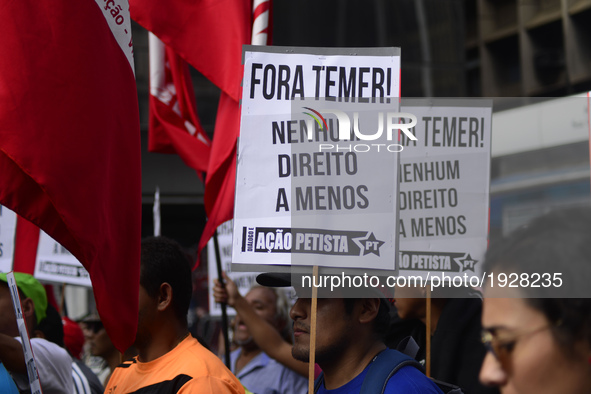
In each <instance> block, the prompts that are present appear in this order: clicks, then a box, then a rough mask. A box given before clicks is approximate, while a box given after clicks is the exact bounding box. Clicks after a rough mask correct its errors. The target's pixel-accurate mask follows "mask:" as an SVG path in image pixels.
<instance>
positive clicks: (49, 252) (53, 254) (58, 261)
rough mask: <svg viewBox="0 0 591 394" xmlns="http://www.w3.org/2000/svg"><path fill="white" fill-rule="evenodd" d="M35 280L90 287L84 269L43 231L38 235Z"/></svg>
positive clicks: (88, 276)
mask: <svg viewBox="0 0 591 394" xmlns="http://www.w3.org/2000/svg"><path fill="white" fill-rule="evenodd" d="M35 278H37V279H39V280H40V281H45V282H55V283H68V284H72V285H77V286H86V287H92V283H91V281H90V275H89V274H88V271H86V268H84V267H83V266H82V264H80V262H79V261H78V260H77V259H76V258H75V257H74V256H73V255H72V254H71V253H70V252H69V251H68V250H67V249H66V248H64V247H63V246H62V245H60V244H59V243H58V242H56V241H55V240H54V239H53V238H51V237H50V236H49V235H47V234H46V233H45V232H44V231H41V233H40V234H39V247H38V248H37V258H36V259H35Z"/></svg>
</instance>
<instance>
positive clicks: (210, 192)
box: [195, 92, 240, 268]
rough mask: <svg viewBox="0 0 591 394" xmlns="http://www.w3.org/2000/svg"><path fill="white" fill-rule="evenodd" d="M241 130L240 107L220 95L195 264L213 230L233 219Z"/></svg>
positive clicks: (229, 98) (223, 94)
mask: <svg viewBox="0 0 591 394" xmlns="http://www.w3.org/2000/svg"><path fill="white" fill-rule="evenodd" d="M239 130H240V106H239V105H238V103H237V102H236V101H234V100H233V99H232V98H231V97H230V96H228V95H226V94H225V93H223V92H222V94H221V96H220V103H219V105H218V113H217V116H216V123H215V133H214V139H213V147H212V151H211V159H210V162H209V170H208V172H207V179H206V181H205V195H204V201H203V202H204V204H205V212H207V218H208V219H207V223H206V224H205V228H204V229H203V233H202V234H201V239H200V240H199V247H198V253H197V256H198V258H197V263H196V265H195V268H196V267H197V266H198V264H199V257H200V255H201V250H203V248H204V247H205V246H206V245H207V242H208V241H209V239H210V238H211V237H212V236H213V234H214V233H215V230H216V229H217V228H218V227H219V226H220V225H221V224H222V223H224V222H225V221H227V220H230V219H232V217H233V216H234V192H235V183H236V139H237V138H238V133H239Z"/></svg>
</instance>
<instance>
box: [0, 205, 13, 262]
mask: <svg viewBox="0 0 591 394" xmlns="http://www.w3.org/2000/svg"><path fill="white" fill-rule="evenodd" d="M15 233H16V213H14V212H13V211H11V210H10V209H8V208H6V207H3V206H2V205H0V272H9V271H12V259H13V257H14V235H15Z"/></svg>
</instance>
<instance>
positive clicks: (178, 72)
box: [148, 33, 211, 177]
mask: <svg viewBox="0 0 591 394" xmlns="http://www.w3.org/2000/svg"><path fill="white" fill-rule="evenodd" d="M149 40H150V127H149V132H148V150H149V151H150V152H158V153H176V154H178V155H179V156H180V157H181V158H182V159H183V161H184V162H185V164H186V165H187V166H189V167H191V168H193V169H195V170H196V171H197V174H198V175H199V177H201V173H203V172H206V171H207V165H208V163H209V151H210V148H211V141H210V140H209V137H208V136H207V134H206V133H205V131H204V130H203V128H202V127H201V123H200V122H199V118H198V117H197V104H196V102H195V93H194V91H193V84H192V81H191V75H190V74H189V67H188V66H187V63H186V62H185V61H184V60H183V59H182V58H181V57H180V56H178V55H177V54H175V53H174V52H173V51H172V49H170V48H169V47H166V46H165V45H164V44H163V43H162V41H160V40H159V39H158V37H156V36H155V35H154V34H152V33H150V39H149Z"/></svg>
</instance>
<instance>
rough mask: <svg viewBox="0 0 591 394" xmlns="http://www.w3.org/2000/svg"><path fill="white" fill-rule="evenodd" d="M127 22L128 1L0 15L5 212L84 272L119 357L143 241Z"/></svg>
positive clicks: (51, 4) (130, 327) (131, 327)
mask: <svg viewBox="0 0 591 394" xmlns="http://www.w3.org/2000/svg"><path fill="white" fill-rule="evenodd" d="M130 22H131V21H130V19H129V13H128V6H127V2H126V1H125V0H116V1H115V0H109V1H106V2H103V1H101V2H97V1H92V0H80V1H74V2H71V1H65V0H51V1H50V0H34V1H33V0H21V1H11V2H7V3H5V4H4V5H3V8H2V13H1V14H0V36H2V40H0V53H2V54H3V56H1V57H0V203H1V204H2V205H6V206H7V207H8V208H10V209H12V210H14V211H15V212H16V213H17V214H19V215H21V216H23V217H24V218H25V219H27V220H29V221H31V222H32V223H34V224H35V225H37V226H38V227H40V228H41V229H43V230H44V231H45V232H46V233H47V234H49V235H50V236H51V237H52V238H54V239H55V240H56V241H57V242H59V243H60V244H61V245H63V246H64V247H65V248H67V249H68V250H69V251H70V252H71V253H72V254H73V255H74V256H76V258H77V259H78V260H79V261H80V262H81V263H82V264H83V265H84V267H85V268H86V269H87V270H88V272H89V274H90V277H91V279H92V283H93V288H94V295H95V299H96V303H97V308H98V312H99V313H100V315H101V318H102V320H103V323H104V325H105V327H106V329H107V333H108V334H109V336H110V337H111V339H112V341H113V343H114V344H115V345H116V346H117V348H118V349H119V350H125V349H127V347H129V346H130V345H131V344H132V343H133V341H134V338H135V332H136V327H137V311H138V291H139V289H138V287H139V262H140V238H141V179H140V177H141V168H140V165H141V163H140V133H139V114H138V103H137V90H136V85H135V78H134V74H133V53H132V47H131V23H130ZM122 300H124V302H122Z"/></svg>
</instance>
